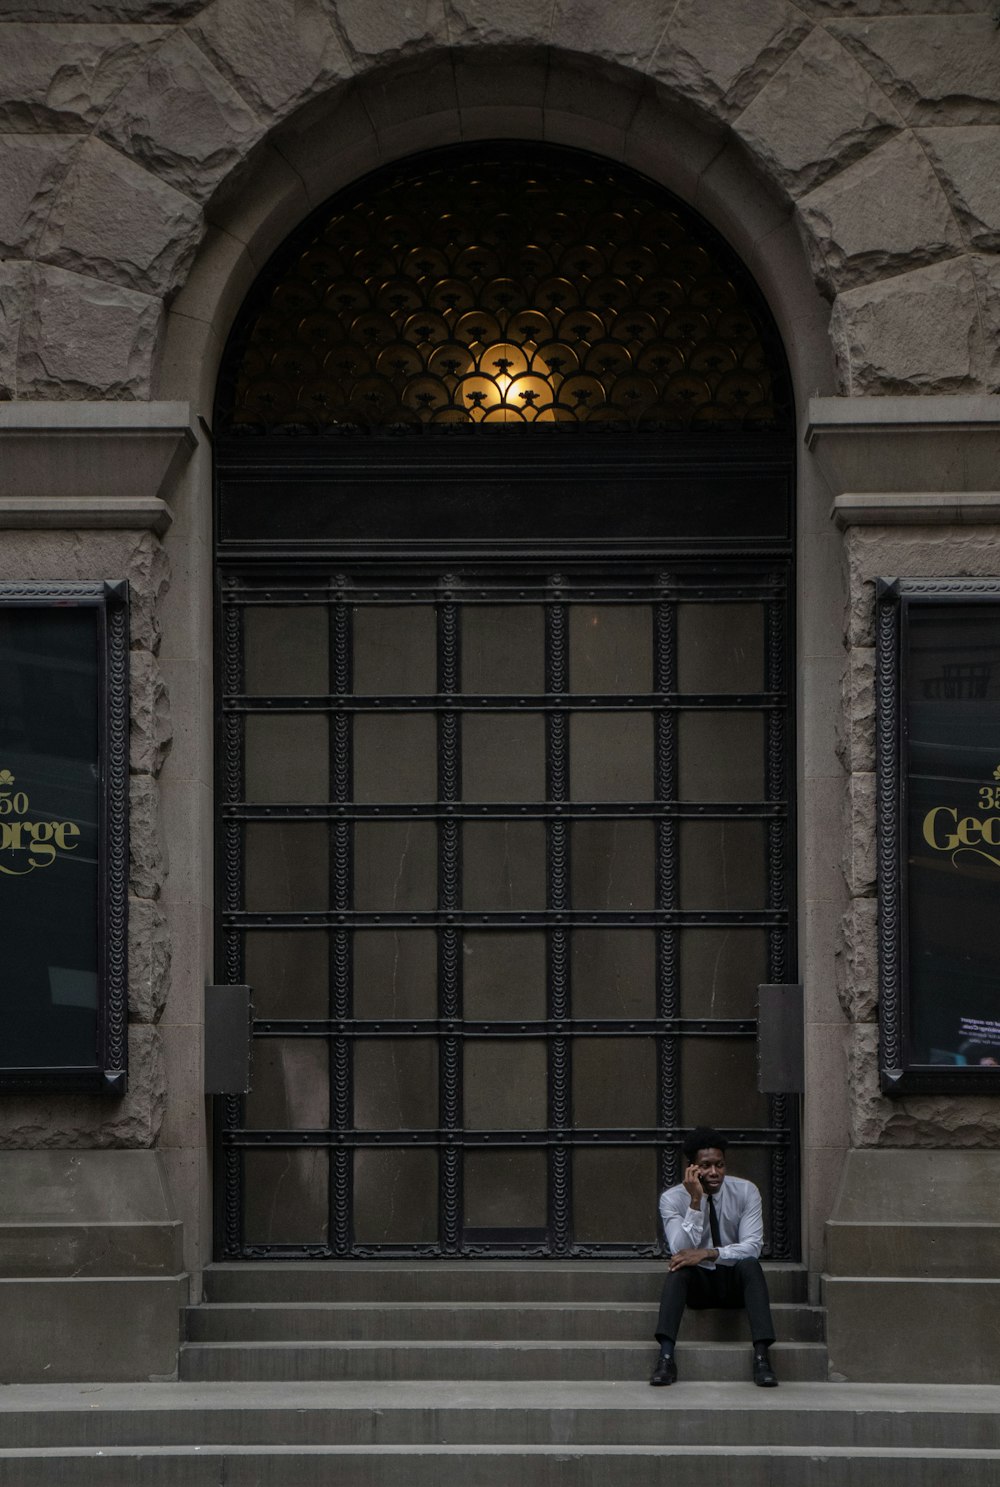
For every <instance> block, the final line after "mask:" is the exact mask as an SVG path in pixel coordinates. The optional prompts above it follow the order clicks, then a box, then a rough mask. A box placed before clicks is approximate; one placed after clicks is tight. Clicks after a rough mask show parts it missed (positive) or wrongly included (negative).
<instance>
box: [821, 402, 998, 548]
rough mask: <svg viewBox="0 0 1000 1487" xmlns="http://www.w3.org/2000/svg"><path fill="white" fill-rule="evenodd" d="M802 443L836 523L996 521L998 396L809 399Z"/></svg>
mask: <svg viewBox="0 0 1000 1487" xmlns="http://www.w3.org/2000/svg"><path fill="white" fill-rule="evenodd" d="M805 445H806V448H807V449H808V450H809V452H810V454H811V455H812V456H813V458H814V459H815V461H816V464H817V466H818V467H819V470H820V472H821V473H822V475H823V477H824V479H825V480H826V483H827V485H828V486H829V489H830V494H831V496H832V497H833V499H834V513H833V514H834V519H835V520H837V521H838V522H839V523H840V524H841V525H850V524H851V522H853V521H865V522H871V521H875V520H877V519H881V520H884V521H885V522H887V523H897V524H901V523H904V522H914V521H920V522H936V523H938V524H942V523H945V522H949V521H961V522H969V521H973V522H985V521H993V520H995V512H994V511H991V510H989V507H990V503H995V502H996V499H997V497H996V496H995V495H994V494H993V493H992V488H993V487H994V486H995V484H996V478H997V470H998V468H1000V397H998V396H990V395H985V394H984V395H981V396H975V397H965V396H962V397H958V396H956V397H926V398H924V397H912V398H900V397H886V398H881V397H877V398H810V400H809V416H808V422H807V426H806V430H805ZM959 496H961V497H963V498H967V499H964V500H963V501H961V502H960V501H958V499H957V498H958V497H959ZM852 503H853V509H855V510H857V511H858V512H859V513H860V512H861V510H862V509H863V508H864V507H865V505H866V503H867V504H869V505H871V506H872V507H873V508H875V507H877V506H879V504H881V516H880V518H876V517H875V516H868V515H861V514H858V515H855V516H852V517H851V518H850V519H848V518H847V513H848V511H850V510H851V509H852ZM907 503H909V504H907ZM972 513H976V514H974V515H973V514H972Z"/></svg>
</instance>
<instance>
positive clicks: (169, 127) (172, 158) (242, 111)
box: [100, 33, 263, 201]
mask: <svg viewBox="0 0 1000 1487" xmlns="http://www.w3.org/2000/svg"><path fill="white" fill-rule="evenodd" d="M262 128H263V126H262V125H261V124H260V123H259V121H258V120H257V119H256V118H255V117H254V115H253V114H252V113H251V112H250V109H249V108H248V107H247V105H246V104H245V103H244V101H243V99H242V98H240V97H239V95H238V94H237V93H236V92H235V90H234V89H233V88H232V87H231V86H230V84H229V83H228V82H226V79H225V78H224V77H223V76H222V74H221V73H220V72H219V71H218V69H217V68H215V67H213V66H212V64H211V62H210V61H209V60H208V58H207V57H206V56H205V54H204V52H201V51H199V50H198V48H197V47H196V46H195V44H194V42H193V41H192V40H191V39H190V37H188V36H185V35H184V34H183V33H178V34H177V35H175V36H174V37H173V38H172V39H171V40H170V41H169V42H167V43H166V45H164V46H162V47H160V49H159V50H158V51H157V52H156V53H155V55H154V56H152V57H151V58H150V59H149V61H148V62H147V64H146V66H145V67H143V69H142V70H141V72H139V73H138V74H137V75H136V76H135V77H134V78H132V80H131V82H130V83H129V85H128V87H126V88H125V89H123V91H122V92H121V93H120V94H119V95H118V97H117V98H116V99H115V100H114V103H113V104H112V106H111V108H110V109H109V110H108V112H107V114H106V115H105V117H104V119H102V121H101V126H100V133H101V134H102V135H103V136H104V138H105V139H107V140H110V142H111V143H112V144H113V145H115V146H117V147H118V148H119V149H122V150H124V151H125V153H126V154H127V155H131V156H133V157H134V158H135V159H136V160H139V161H141V162H142V164H144V165H146V166H148V167H149V169H150V170H152V171H153V172H154V174H156V175H158V176H161V177H162V178H163V179H164V180H165V181H169V182H170V183H171V184H172V185H174V186H176V187H177V189H178V190H179V191H184V192H186V193H187V195H188V196H192V197H194V199H195V200H196V201H204V200H205V199H206V197H208V196H210V195H211V193H212V192H213V191H214V189H215V187H216V186H217V185H218V184H219V181H220V180H221V179H222V177H223V176H225V175H226V174H227V173H228V172H229V171H230V170H232V169H233V167H234V166H235V165H237V164H238V163H239V162H240V161H241V160H242V159H243V158H244V156H245V155H246V154H247V152H248V151H249V150H250V148H251V146H252V145H253V144H254V143H255V142H256V140H257V139H258V138H259V137H260V134H261V132H262Z"/></svg>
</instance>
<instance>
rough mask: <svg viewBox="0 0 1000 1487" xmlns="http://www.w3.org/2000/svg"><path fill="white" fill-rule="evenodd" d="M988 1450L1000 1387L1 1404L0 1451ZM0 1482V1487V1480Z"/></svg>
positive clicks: (315, 1391)
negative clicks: (553, 1446) (446, 1447)
mask: <svg viewBox="0 0 1000 1487" xmlns="http://www.w3.org/2000/svg"><path fill="white" fill-rule="evenodd" d="M560 1442H561V1443H563V1444H565V1445H575V1446H580V1445H602V1444H606V1445H647V1446H648V1445H658V1446H668V1445H677V1446H698V1445H702V1446H704V1445H705V1443H706V1442H710V1443H711V1444H712V1445H713V1446H754V1447H764V1446H769V1445H772V1446H773V1445H785V1446H802V1447H805V1446H812V1447H814V1448H820V1447H838V1448H845V1447H849V1446H858V1447H863V1448H866V1449H875V1448H877V1447H881V1448H883V1449H885V1450H886V1451H893V1450H900V1449H906V1450H911V1449H926V1450H939V1451H940V1450H956V1449H961V1450H967V1451H979V1452H981V1451H984V1450H996V1449H998V1448H1000V1388H998V1387H995V1386H993V1387H988V1388H987V1387H983V1388H969V1387H965V1388H962V1387H956V1386H954V1385H941V1386H933V1387H931V1386H926V1385H923V1386H900V1385H854V1384H829V1383H795V1382H788V1381H787V1380H785V1381H783V1383H782V1385H781V1387H780V1388H779V1389H755V1388H753V1387H752V1385H750V1384H747V1383H745V1382H744V1383H718V1382H703V1383H699V1382H696V1381H693V1380H691V1379H689V1378H686V1377H684V1378H682V1379H681V1381H680V1382H679V1383H678V1384H676V1385H674V1386H673V1387H672V1388H670V1389H651V1388H649V1387H648V1385H647V1384H645V1383H643V1382H637V1383H620V1382H619V1383H600V1382H595V1381H592V1380H590V1381H582V1382H575V1381H574V1382H561V1383H560V1382H549V1383H537V1382H529V1383H496V1382H482V1383H454V1382H451V1381H449V1382H413V1381H410V1382H383V1383H378V1382H374V1383H373V1382H368V1381H365V1382H357V1383H266V1384H259V1383H258V1384H253V1383H251V1384H213V1383H207V1384H206V1383H171V1384H115V1385H105V1386H93V1385H90V1386H86V1385H75V1386H69V1385H64V1386H60V1387H49V1386H39V1385H34V1386H17V1385H14V1386H11V1387H9V1388H7V1389H4V1390H2V1391H0V1447H2V1448H4V1449H5V1450H16V1451H19V1452H30V1451H37V1450H41V1449H49V1448H56V1447H66V1448H75V1449H81V1448H88V1449H101V1448H106V1447H109V1446H120V1447H151V1446H162V1447H167V1446H171V1447H173V1446H186V1445H192V1446H193V1445H201V1446H226V1445H228V1446H231V1447H243V1446H266V1445H274V1444H275V1443H280V1444H282V1445H285V1446H307V1445H308V1446H334V1445H336V1446H359V1445H363V1446H372V1445H407V1444H411V1445H435V1444H445V1443H447V1444H450V1445H461V1444H479V1445H498V1446H499V1445H511V1446H513V1445H544V1444H546V1443H560ZM0 1480H5V1479H4V1478H3V1477H2V1474H0Z"/></svg>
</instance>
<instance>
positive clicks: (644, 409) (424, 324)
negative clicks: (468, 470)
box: [219, 149, 789, 433]
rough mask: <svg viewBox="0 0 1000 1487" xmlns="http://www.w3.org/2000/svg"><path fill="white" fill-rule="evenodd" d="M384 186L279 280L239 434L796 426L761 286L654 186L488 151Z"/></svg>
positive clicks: (229, 401)
mask: <svg viewBox="0 0 1000 1487" xmlns="http://www.w3.org/2000/svg"><path fill="white" fill-rule="evenodd" d="M368 185H369V189H368V191H367V192H365V193H364V194H357V193H355V194H352V195H351V196H349V197H345V196H340V197H338V198H337V199H336V200H335V201H334V202H333V203H332V204H331V205H329V206H328V207H327V208H325V209H324V211H323V212H322V213H320V214H317V215H316V216H314V217H313V218H312V219H311V220H310V222H309V223H307V224H306V226H305V228H304V229H303V231H302V233H301V234H300V235H299V236H298V238H297V239H296V240H294V241H293V242H291V243H289V244H287V245H286V246H285V248H283V249H282V250H281V251H280V253H279V254H278V255H277V256H276V258H275V260H273V261H272V264H271V266H270V267H269V269H268V270H267V271H266V272H265V275H264V276H263V279H262V281H261V282H260V283H259V284H258V287H257V289H256V290H255V292H254V294H253V295H252V297H251V300H250V301H249V302H248V305H247V306H246V307H245V309H244V312H243V314H242V315H241V317H240V321H239V322H238V324H237V326H236V329H235V331H234V337H233V340H232V342H231V344H230V348H229V352H228V354H227V358H226V366H227V371H226V373H225V374H224V377H223V381H222V384H221V386H220V406H219V413H220V419H219V423H220V427H221V429H222V430H223V431H225V432H232V433H237V432H245V433H267V432H284V433H322V432H324V431H327V430H335V429H338V428H340V429H342V428H364V429H386V428H400V427H405V426H407V425H410V426H413V427H414V428H419V427H422V426H425V425H426V426H430V427H431V428H435V427H436V428H441V427H443V426H446V425H456V424H457V425H465V426H474V425H476V424H501V425H507V426H518V427H523V426H525V425H528V424H548V425H553V424H567V425H574V424H583V423H587V424H593V423H603V424H605V425H611V426H619V427H628V428H635V427H657V428H667V429H677V430H695V429H705V428H709V429H743V430H746V429H759V428H765V429H774V428H779V427H784V426H786V425H787V422H788V411H789V398H788V393H787V387H786V376H785V372H784V368H783V360H782V355H781V352H780V349H779V347H778V345H777V341H776V338H775V337H774V334H773V331H772V329H771V327H770V323H769V319H768V315H767V312H766V310H765V309H764V306H763V303H762V301H761V298H760V296H759V293H758V292H757V290H756V288H755V286H754V285H753V284H752V282H751V281H750V280H749V278H748V276H747V275H746V274H745V272H744V271H743V270H742V268H741V267H740V265H739V263H738V262H737V261H736V260H735V258H734V257H733V255H732V254H731V252H730V251H729V250H728V249H727V248H726V247H725V245H724V244H723V243H722V242H721V240H720V239H718V238H717V237H716V235H715V234H714V232H713V231H712V230H711V229H710V228H708V227H707V226H706V224H704V223H703V222H702V221H701V220H700V219H698V218H697V217H695V216H694V214H693V213H692V212H691V211H689V210H688V209H687V208H686V207H684V206H683V205H682V204H681V203H679V202H678V201H676V200H675V199H674V198H673V197H671V196H669V195H668V194H667V193H666V192H663V191H661V190H660V189H659V188H656V187H653V186H651V185H650V184H649V183H648V182H646V181H644V180H642V179H641V178H640V177H638V176H635V175H633V174H632V173H631V172H628V171H625V170H622V169H619V168H617V167H611V166H608V165H605V164H603V163H600V164H599V163H597V162H594V161H590V160H586V159H584V158H583V157H581V156H579V155H576V154H575V153H573V152H568V151H567V152H566V153H565V154H562V153H557V152H545V153H542V154H537V153H535V152H532V153H531V155H529V154H528V153H527V152H526V151H524V150H522V151H521V152H520V153H511V152H507V151H502V150H493V151H486V152H484V151H483V150H482V149H480V150H479V151H478V153H477V158H474V159H473V158H470V157H468V156H466V157H465V158H462V157H461V156H456V155H449V156H447V157H444V158H442V157H438V159H437V160H436V162H434V163H433V164H432V165H430V166H429V167H427V166H425V168H424V169H423V170H420V169H418V168H416V167H414V166H413V165H410V166H409V167H408V168H407V167H403V168H401V169H399V170H398V171H397V172H396V173H395V174H393V175H392V176H385V175H383V176H382V177H381V178H380V180H379V182H378V183H377V184H376V185H375V186H374V187H373V186H372V184H371V182H369V183H368Z"/></svg>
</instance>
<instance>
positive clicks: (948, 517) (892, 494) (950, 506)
mask: <svg viewBox="0 0 1000 1487" xmlns="http://www.w3.org/2000/svg"><path fill="white" fill-rule="evenodd" d="M830 515H831V516H832V517H833V520H834V521H835V522H836V523H837V526H838V527H841V528H844V527H895V526H957V527H961V526H984V525H989V524H994V525H997V526H1000V491H916V492H914V491H911V492H909V493H906V492H900V491H865V492H857V491H845V492H844V494H843V495H841V496H837V498H836V499H835V501H834V503H833V505H832V506H831V508H830Z"/></svg>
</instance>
